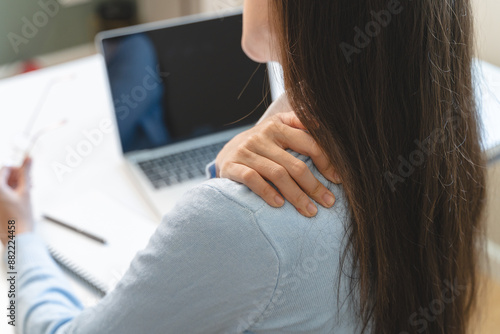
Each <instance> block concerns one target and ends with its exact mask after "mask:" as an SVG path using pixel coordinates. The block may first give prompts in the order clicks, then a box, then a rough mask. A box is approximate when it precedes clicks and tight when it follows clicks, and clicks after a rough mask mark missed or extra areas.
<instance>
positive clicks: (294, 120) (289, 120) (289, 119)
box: [279, 111, 307, 130]
mask: <svg viewBox="0 0 500 334" xmlns="http://www.w3.org/2000/svg"><path fill="white" fill-rule="evenodd" d="M279 117H280V119H281V121H282V122H283V124H285V125H288V126H291V127H292V128H296V129H301V130H307V129H306V127H305V126H304V125H303V124H302V122H301V121H300V120H299V118H298V117H297V115H295V113H294V112H293V111H290V112H287V113H281V114H279Z"/></svg>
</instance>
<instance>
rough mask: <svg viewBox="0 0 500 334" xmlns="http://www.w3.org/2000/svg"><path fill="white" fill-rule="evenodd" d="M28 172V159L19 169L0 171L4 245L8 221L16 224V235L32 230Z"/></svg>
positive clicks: (2, 238) (29, 167)
mask: <svg viewBox="0 0 500 334" xmlns="http://www.w3.org/2000/svg"><path fill="white" fill-rule="evenodd" d="M30 171H31V159H30V158H26V159H25V160H24V162H23V165H22V166H21V167H18V168H12V167H2V168H1V169H0V228H1V230H0V239H1V241H2V243H3V244H4V245H5V244H6V243H7V241H8V233H7V232H8V222H9V220H15V222H16V223H15V234H16V235H18V234H21V233H24V232H30V231H32V230H33V215H32V211H31V199H30V187H31V179H30Z"/></svg>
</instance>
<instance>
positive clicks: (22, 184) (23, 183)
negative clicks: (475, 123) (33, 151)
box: [19, 157, 32, 190]
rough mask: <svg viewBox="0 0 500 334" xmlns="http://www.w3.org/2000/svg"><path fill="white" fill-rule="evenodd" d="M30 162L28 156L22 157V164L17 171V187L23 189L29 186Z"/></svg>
mask: <svg viewBox="0 0 500 334" xmlns="http://www.w3.org/2000/svg"><path fill="white" fill-rule="evenodd" d="M31 164H32V160H31V158H30V157H26V158H24V161H23V164H22V166H21V168H20V173H19V189H20V190H24V189H25V188H27V187H28V188H29V185H30V180H31V176H30V173H31Z"/></svg>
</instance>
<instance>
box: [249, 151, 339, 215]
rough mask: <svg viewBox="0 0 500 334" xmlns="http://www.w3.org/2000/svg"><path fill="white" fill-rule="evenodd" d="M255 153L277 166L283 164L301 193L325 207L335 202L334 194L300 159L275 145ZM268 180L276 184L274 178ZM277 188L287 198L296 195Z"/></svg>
mask: <svg viewBox="0 0 500 334" xmlns="http://www.w3.org/2000/svg"><path fill="white" fill-rule="evenodd" d="M256 153H257V154H259V155H262V156H264V157H268V159H270V160H272V161H273V162H275V163H276V164H277V165H279V166H283V167H284V168H285V169H286V171H287V172H288V174H289V175H290V176H291V177H292V178H293V179H294V180H295V183H297V184H298V185H299V187H300V189H301V190H302V191H301V193H302V192H305V193H306V194H307V195H308V196H309V197H311V198H312V199H313V200H315V201H316V202H317V203H319V204H321V205H322V206H324V207H326V208H329V207H331V206H333V204H334V203H335V196H334V195H333V193H332V192H331V191H329V190H328V189H327V188H326V187H325V186H324V185H323V184H322V183H321V182H319V181H318V179H317V178H316V177H315V176H314V174H313V173H312V172H311V170H310V169H309V167H308V166H307V165H306V163H305V162H303V161H302V160H300V159H297V158H295V157H294V156H293V155H291V154H290V153H288V152H286V151H284V150H282V149H280V148H279V147H277V146H274V147H267V148H265V149H264V151H260V152H256ZM270 181H271V182H273V183H274V184H276V183H275V180H273V179H270ZM276 185H277V184H276ZM277 186H278V185H277ZM278 189H279V190H280V191H281V193H282V194H283V195H285V197H287V198H289V197H293V196H296V195H298V194H297V193H296V194H294V193H287V189H282V188H281V187H279V186H278Z"/></svg>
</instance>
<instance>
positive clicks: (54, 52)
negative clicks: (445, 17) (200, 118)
mask: <svg viewBox="0 0 500 334" xmlns="http://www.w3.org/2000/svg"><path fill="white" fill-rule="evenodd" d="M472 2H473V4H474V7H475V8H474V9H475V16H476V33H477V43H478V50H477V55H478V57H479V58H480V59H483V60H486V61H488V62H490V63H493V64H496V65H498V66H500V43H499V39H498V34H499V33H500V20H499V19H498V17H499V16H500V1H499V0H472ZM242 4H243V0H2V1H0V35H3V36H5V37H4V38H1V39H0V50H1V53H0V79H1V78H6V77H9V76H13V75H16V74H19V73H23V72H27V71H31V70H35V69H38V68H42V67H46V66H51V65H55V64H59V63H62V62H66V61H69V60H73V59H77V58H81V57H85V56H88V55H91V54H94V53H96V50H95V47H94V42H93V40H94V36H95V34H96V33H97V32H99V31H101V30H108V29H111V28H116V27H123V26H128V25H132V24H137V23H146V22H152V21H157V20H162V19H167V18H173V17H178V16H183V15H189V14H195V13H200V12H214V11H224V10H227V9H228V8H234V7H238V6H241V5H242Z"/></svg>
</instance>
